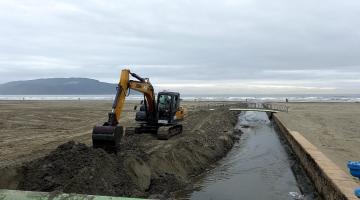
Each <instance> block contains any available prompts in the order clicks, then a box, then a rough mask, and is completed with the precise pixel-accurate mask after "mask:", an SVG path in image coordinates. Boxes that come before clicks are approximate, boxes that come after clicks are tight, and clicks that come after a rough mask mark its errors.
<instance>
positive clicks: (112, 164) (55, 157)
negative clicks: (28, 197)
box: [18, 141, 136, 196]
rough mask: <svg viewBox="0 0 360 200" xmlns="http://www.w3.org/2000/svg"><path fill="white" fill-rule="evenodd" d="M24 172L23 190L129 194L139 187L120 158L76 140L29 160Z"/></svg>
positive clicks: (21, 187) (19, 186)
mask: <svg viewBox="0 0 360 200" xmlns="http://www.w3.org/2000/svg"><path fill="white" fill-rule="evenodd" d="M22 171H23V177H22V179H21V180H20V182H19V185H18V188H19V189H23V190H35V191H64V192H74V193H75V192H76V193H86V194H104V195H127V196H130V193H134V191H133V190H136V187H135V186H134V184H133V183H131V182H130V181H129V177H128V176H127V174H126V173H124V170H123V167H122V162H121V159H120V158H119V157H117V156H116V155H114V154H108V153H106V152H105V151H104V150H102V149H93V148H91V147H87V146H86V145H85V144H81V143H75V142H73V141H70V142H67V143H65V144H63V145H60V146H59V147H58V148H57V149H56V150H55V151H53V152H51V153H50V154H49V155H48V156H46V157H43V158H40V159H38V160H34V161H32V162H29V163H26V164H25V165H24V166H23V170H22Z"/></svg>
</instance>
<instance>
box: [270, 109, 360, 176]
mask: <svg viewBox="0 0 360 200" xmlns="http://www.w3.org/2000/svg"><path fill="white" fill-rule="evenodd" d="M288 106H289V113H279V114H277V115H278V116H279V117H280V119H281V120H282V121H283V122H284V123H285V125H286V126H287V127H288V128H289V129H290V130H293V131H298V132H300V133H301V134H303V135H304V136H305V137H306V139H308V140H309V141H310V142H311V143H312V144H314V145H315V146H317V147H318V148H319V149H320V150H321V151H322V152H323V153H324V154H325V155H326V156H327V157H328V158H330V159H331V160H332V161H333V162H335V163H336V164H337V165H338V166H339V167H340V168H341V169H343V170H344V171H346V172H347V171H348V169H347V167H346V164H347V161H349V160H358V161H359V160H360V103H289V104H288Z"/></svg>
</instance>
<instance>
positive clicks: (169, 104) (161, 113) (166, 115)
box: [157, 92, 179, 123]
mask: <svg viewBox="0 0 360 200" xmlns="http://www.w3.org/2000/svg"><path fill="white" fill-rule="evenodd" d="M178 107H179V94H178V93H174V92H161V93H159V95H158V107H157V108H158V118H159V120H167V121H168V122H169V123H171V122H172V120H173V118H174V115H175V113H176V111H177V110H178Z"/></svg>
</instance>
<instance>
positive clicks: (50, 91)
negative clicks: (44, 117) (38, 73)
mask: <svg viewBox="0 0 360 200" xmlns="http://www.w3.org/2000/svg"><path fill="white" fill-rule="evenodd" d="M116 86H117V84H111V83H105V82H100V81H98V80H95V79H89V78H47V79H35V80H27V81H13V82H8V83H4V84H0V95H86V94H115V91H116Z"/></svg>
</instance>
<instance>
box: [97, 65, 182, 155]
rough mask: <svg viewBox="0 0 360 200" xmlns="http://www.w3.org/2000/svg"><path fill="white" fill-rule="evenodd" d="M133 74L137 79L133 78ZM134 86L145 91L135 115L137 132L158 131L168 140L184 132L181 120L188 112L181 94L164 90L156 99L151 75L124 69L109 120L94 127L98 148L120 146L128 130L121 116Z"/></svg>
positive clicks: (109, 149)
mask: <svg viewBox="0 0 360 200" xmlns="http://www.w3.org/2000/svg"><path fill="white" fill-rule="evenodd" d="M130 77H133V78H135V79H136V80H130ZM130 89H131V90H135V91H138V92H140V93H142V94H143V95H144V100H143V101H142V106H141V107H140V111H138V112H137V113H136V117H135V120H136V121H137V122H139V124H140V125H139V126H138V127H136V128H135V132H136V133H145V132H147V133H155V134H156V135H157V138H158V139H163V140H167V139H169V138H170V137H171V136H174V135H177V134H180V133H181V132H182V125H181V124H180V121H182V120H183V119H184V115H185V113H184V109H183V108H182V107H181V106H180V94H179V93H178V92H169V91H163V92H159V93H158V95H157V100H155V93H154V88H153V86H152V84H151V83H150V80H149V79H148V78H142V77H140V76H139V75H137V74H135V73H132V72H130V70H129V69H123V70H122V71H121V75H120V81H119V84H118V87H117V92H116V96H115V100H114V103H113V105H112V110H111V112H109V114H108V120H107V121H106V122H105V123H104V124H103V125H102V126H95V127H94V129H93V132H92V143H93V147H94V148H103V149H104V150H106V151H108V152H117V150H118V149H119V147H120V141H121V138H122V136H123V134H124V126H121V125H119V120H120V116H121V112H122V110H123V107H124V103H125V99H126V96H127V94H128V92H129V90H130Z"/></svg>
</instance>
